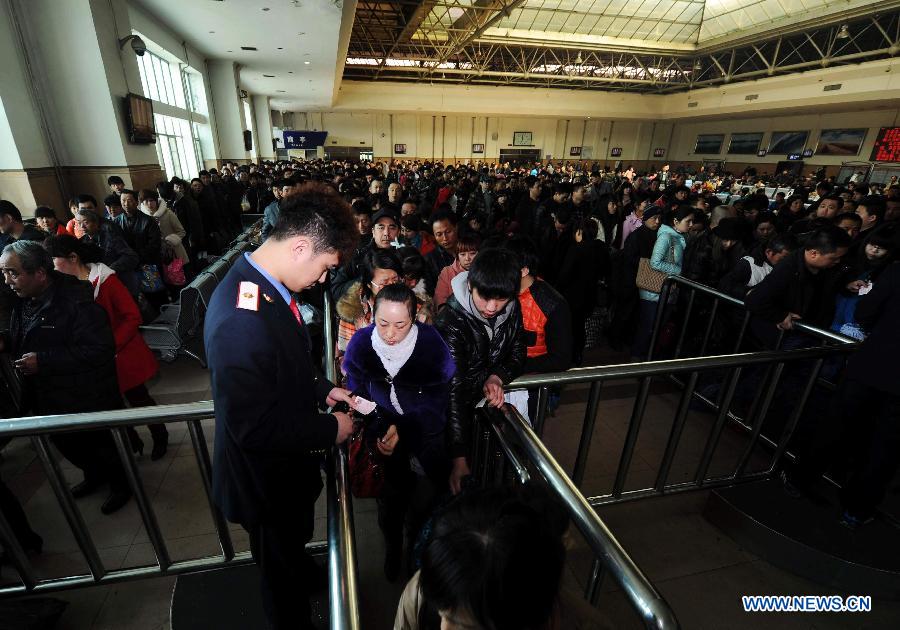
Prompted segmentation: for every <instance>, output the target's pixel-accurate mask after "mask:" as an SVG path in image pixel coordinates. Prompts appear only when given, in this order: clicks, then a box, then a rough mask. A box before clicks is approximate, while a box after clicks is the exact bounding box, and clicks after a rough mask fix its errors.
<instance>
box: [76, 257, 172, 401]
mask: <svg viewBox="0 0 900 630" xmlns="http://www.w3.org/2000/svg"><path fill="white" fill-rule="evenodd" d="M98 281H99V279H94V280H93V281H92V283H93V285H94V289H95V297H94V301H95V302H97V304H99V305H100V306H102V307H103V310H105V311H106V314H107V315H108V316H109V324H110V326H112V331H113V336H114V337H115V339H116V374H117V375H118V377H119V391H121V392H127V391H128V390H129V389H133V388H135V387H137V386H138V385H142V384H143V383H146V382H147V381H148V380H150V378H151V377H152V376H153V375H154V374H156V371H157V370H158V369H159V365H158V364H157V362H156V357H154V356H153V352H152V351H151V350H150V348H148V347H147V344H146V343H145V342H144V338H143V337H142V336H141V332H140V330H139V328H138V326H140V325H141V321H142V320H141V313H140V311H139V310H138V307H137V304H135V303H134V298H132V297H131V294H130V293H128V289H126V288H125V285H124V284H122V281H121V280H119V278H118V276H116V275H115V274H113V275H110V276H107V277H106V278H105V279H104V280H103V281H102V282H100V290H99V292H97V290H96V289H97V282H98Z"/></svg>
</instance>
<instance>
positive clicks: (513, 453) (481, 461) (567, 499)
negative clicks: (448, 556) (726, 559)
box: [473, 405, 679, 630]
mask: <svg viewBox="0 0 900 630" xmlns="http://www.w3.org/2000/svg"><path fill="white" fill-rule="evenodd" d="M479 417H480V418H482V419H483V421H484V422H487V423H488V426H486V427H482V429H483V431H482V432H480V433H481V436H482V437H481V440H480V442H481V443H482V448H481V449H479V451H480V456H477V457H476V458H475V462H474V466H473V468H474V470H475V474H480V475H482V476H483V477H488V476H490V475H489V473H488V472H487V471H488V469H489V468H493V473H494V475H495V476H496V477H497V479H498V480H500V479H502V478H503V477H504V470H505V465H504V462H503V461H500V462H499V465H497V464H498V462H497V461H494V462H490V461H489V459H490V451H489V446H488V444H489V442H490V439H491V437H493V438H494V439H496V440H497V442H498V444H499V446H500V451H501V452H502V454H503V455H504V456H505V457H506V459H507V460H508V461H509V462H510V464H511V465H512V470H513V471H514V474H515V477H516V478H517V479H518V481H519V482H521V483H527V482H529V481H531V480H532V479H534V478H535V477H536V476H539V477H540V478H541V479H543V481H544V482H545V484H546V485H547V487H548V488H549V490H550V492H551V493H552V494H553V496H555V498H556V499H557V500H559V502H560V503H561V504H562V506H563V507H565V509H566V511H567V513H568V514H569V516H570V517H571V518H572V520H573V522H574V523H575V525H576V527H577V528H578V530H579V531H580V532H581V534H582V535H583V536H584V538H585V540H586V541H587V543H588V546H589V547H590V548H591V550H592V551H593V553H594V563H593V566H592V567H591V573H590V576H589V578H588V580H587V586H586V588H585V598H586V599H587V600H588V601H590V602H592V603H594V601H595V600H596V597H597V594H598V591H599V586H600V580H601V578H602V576H603V572H604V571H606V572H608V573H609V575H610V576H611V577H612V579H613V580H614V581H615V582H616V584H618V585H619V586H620V587H621V588H622V590H623V591H624V593H625V596H626V597H627V599H628V602H629V603H630V604H631V607H632V608H633V609H634V610H635V611H636V612H637V613H638V615H639V616H640V617H641V619H642V620H643V622H644V625H645V626H646V627H648V628H657V629H659V630H671V629H674V628H678V627H679V626H678V620H677V619H676V617H675V613H674V612H673V611H672V608H671V607H670V606H669V604H668V603H666V601H665V599H663V597H662V595H660V593H659V592H658V591H657V590H656V589H655V588H654V586H653V584H651V582H650V580H649V579H647V577H646V576H645V575H644V574H643V572H641V570H640V569H639V568H638V566H637V565H636V564H635V563H634V561H633V560H632V559H631V557H630V556H629V555H628V553H627V552H626V551H625V549H623V548H622V545H621V544H619V541H618V540H616V537H615V536H614V535H613V534H612V532H611V531H610V530H609V528H608V527H607V526H606V524H605V523H604V522H603V520H602V519H601V518H600V516H599V515H598V514H597V512H596V511H594V509H593V507H592V506H591V504H590V503H588V501H587V499H585V497H584V496H583V495H582V494H581V492H580V491H579V490H578V488H577V487H576V485H575V484H574V483H573V482H572V480H571V479H570V478H569V476H568V475H567V474H566V473H565V471H564V470H563V469H562V467H561V466H560V465H559V463H558V462H557V461H556V459H555V458H554V457H553V455H552V454H551V453H550V451H549V450H548V449H547V447H546V446H544V443H543V442H542V441H541V440H540V438H538V436H537V434H536V433H535V432H534V431H533V430H532V428H531V426H529V424H528V422H527V421H526V420H525V419H524V418H523V417H522V416H521V414H520V413H519V412H518V411H517V410H516V409H515V408H514V407H512V406H511V405H504V406H503V408H502V409H500V410H490V411H487V412H486V413H485V414H484V415H480V416H479ZM491 434H493V435H491ZM492 464H493V465H492ZM532 469H533V470H534V471H535V474H532V473H531V470H532ZM482 481H483V482H484V481H485V479H483V480H482Z"/></svg>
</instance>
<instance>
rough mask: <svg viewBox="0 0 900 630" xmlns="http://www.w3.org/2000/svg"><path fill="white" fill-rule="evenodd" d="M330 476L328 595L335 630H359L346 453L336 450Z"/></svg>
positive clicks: (357, 582)
mask: <svg viewBox="0 0 900 630" xmlns="http://www.w3.org/2000/svg"><path fill="white" fill-rule="evenodd" d="M329 469H330V472H331V474H330V475H328V592H329V595H330V596H331V618H330V624H331V625H330V627H331V628H332V630H342V629H345V628H346V629H348V630H359V597H358V595H357V593H358V589H359V577H358V568H357V555H356V537H355V534H354V527H353V504H352V499H351V496H350V473H349V468H348V462H347V451H346V449H344V448H343V447H341V446H335V447H334V448H333V449H332V453H331V457H329Z"/></svg>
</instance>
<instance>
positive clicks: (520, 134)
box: [513, 131, 534, 147]
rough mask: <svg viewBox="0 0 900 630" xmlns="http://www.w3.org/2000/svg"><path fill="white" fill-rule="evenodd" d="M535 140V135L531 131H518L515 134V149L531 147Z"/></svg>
mask: <svg viewBox="0 0 900 630" xmlns="http://www.w3.org/2000/svg"><path fill="white" fill-rule="evenodd" d="M533 140H534V135H533V134H532V133H531V132H530V131H516V132H513V146H514V147H530V146H531V145H532V144H534V142H533Z"/></svg>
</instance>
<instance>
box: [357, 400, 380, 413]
mask: <svg viewBox="0 0 900 630" xmlns="http://www.w3.org/2000/svg"><path fill="white" fill-rule="evenodd" d="M376 406H377V405H376V404H375V403H373V402H372V401H371V400H366V399H365V398H363V397H362V396H354V397H353V408H354V409H356V410H357V411H358V412H359V413H361V414H362V415H364V416H367V415H369V414H370V413H372V412H373V411H375V407H376Z"/></svg>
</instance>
